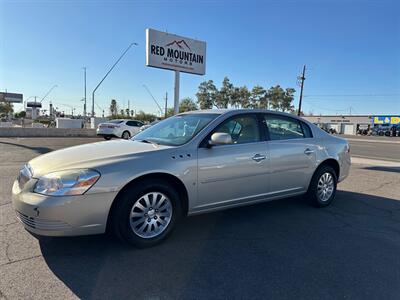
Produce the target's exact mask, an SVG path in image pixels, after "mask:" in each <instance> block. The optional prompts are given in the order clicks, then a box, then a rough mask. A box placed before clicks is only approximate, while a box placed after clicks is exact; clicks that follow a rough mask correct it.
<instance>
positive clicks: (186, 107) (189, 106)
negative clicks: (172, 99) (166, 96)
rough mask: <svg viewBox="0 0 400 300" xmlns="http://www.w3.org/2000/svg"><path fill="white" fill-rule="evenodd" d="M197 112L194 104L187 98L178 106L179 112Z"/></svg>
mask: <svg viewBox="0 0 400 300" xmlns="http://www.w3.org/2000/svg"><path fill="white" fill-rule="evenodd" d="M192 110H198V108H197V105H196V103H195V102H194V101H193V100H192V98H190V97H187V98H184V99H182V101H181V103H180V104H179V112H185V111H192Z"/></svg>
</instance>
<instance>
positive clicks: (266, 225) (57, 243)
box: [0, 137, 400, 299]
mask: <svg viewBox="0 0 400 300" xmlns="http://www.w3.org/2000/svg"><path fill="white" fill-rule="evenodd" d="M364 139H367V141H350V143H351V151H352V152H351V153H352V155H353V156H354V157H355V161H356V162H357V163H356V164H353V166H352V169H351V172H350V176H349V178H348V179H347V180H345V181H344V182H343V183H341V184H339V186H338V193H337V196H336V199H335V201H334V202H333V204H332V205H331V206H330V207H327V208H324V209H316V208H313V207H310V206H309V205H308V204H307V203H306V201H304V200H303V199H301V198H290V199H285V200H279V201H273V202H269V203H264V204H260V205H254V206H249V207H243V208H237V209H231V210H227V211H223V212H217V213H212V214H208V215H201V216H196V217H190V218H187V219H186V220H183V221H182V222H181V224H180V225H179V226H178V228H177V229H176V230H175V231H174V233H173V235H172V236H171V237H170V238H169V239H168V240H167V241H166V242H165V243H163V244H161V245H159V246H157V247H154V248H150V249H143V250H138V249H130V248H127V247H126V246H124V245H121V244H120V243H119V242H118V241H115V240H114V239H113V238H111V237H108V236H105V235H99V236H91V237H76V238H45V239H41V240H37V239H36V238H35V237H33V236H31V235H30V234H29V233H28V232H26V231H25V230H24V229H23V227H22V225H21V224H19V223H18V222H17V220H16V218H15V214H14V211H13V208H12V205H11V202H10V194H11V185H12V182H13V180H14V178H15V177H16V174H17V172H18V169H19V168H20V167H21V165H23V164H24V163H25V162H27V161H28V160H30V159H31V158H33V157H35V156H37V155H40V154H43V153H46V152H49V151H52V150H55V149H59V148H63V147H67V146H71V145H76V144H82V143H88V142H94V141H98V139H95V138H93V139H91V138H85V139H84V138H82V139H79V138H47V139H38V138H25V139H24V138H20V139H11V138H7V139H6V138H0V170H1V172H0V299H18V298H21V299H22V298H25V299H26V298H30V299H74V298H84V299H98V298H113V299H127V298H129V299H296V298H299V299H398V298H399V295H400V258H399V253H400V164H399V161H400V143H386V142H383V141H384V139H381V140H380V139H379V138H368V137H367V138H364ZM398 140H399V139H396V141H398ZM380 162H381V163H380Z"/></svg>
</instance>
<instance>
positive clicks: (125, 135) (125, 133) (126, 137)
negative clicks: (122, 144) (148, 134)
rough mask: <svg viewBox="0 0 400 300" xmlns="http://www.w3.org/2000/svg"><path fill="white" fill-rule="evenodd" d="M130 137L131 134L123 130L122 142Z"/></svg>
mask: <svg viewBox="0 0 400 300" xmlns="http://www.w3.org/2000/svg"><path fill="white" fill-rule="evenodd" d="M130 137H131V134H130V133H129V131H128V130H125V131H124V132H123V133H122V135H121V138H123V139H124V140H128V139H129V138H130Z"/></svg>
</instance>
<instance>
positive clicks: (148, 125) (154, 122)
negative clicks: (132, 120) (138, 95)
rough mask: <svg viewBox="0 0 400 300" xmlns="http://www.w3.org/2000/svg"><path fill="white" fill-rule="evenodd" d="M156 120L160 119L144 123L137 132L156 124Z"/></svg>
mask: <svg viewBox="0 0 400 300" xmlns="http://www.w3.org/2000/svg"><path fill="white" fill-rule="evenodd" d="M158 122H160V120H155V121H153V122H151V123H150V124H145V125H143V126H142V127H140V129H139V132H142V131H143V130H145V129H147V128H150V127H151V126H153V125H156V124H157V123H158Z"/></svg>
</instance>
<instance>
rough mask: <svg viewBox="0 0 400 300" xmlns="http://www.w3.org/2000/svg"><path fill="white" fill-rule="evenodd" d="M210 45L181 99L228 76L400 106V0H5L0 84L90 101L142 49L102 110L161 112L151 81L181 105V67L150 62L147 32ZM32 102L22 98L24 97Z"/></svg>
mask: <svg viewBox="0 0 400 300" xmlns="http://www.w3.org/2000/svg"><path fill="white" fill-rule="evenodd" d="M146 28H153V29H157V30H161V31H168V32H170V33H175V34H178V35H182V36H186V37H190V38H195V39H200V40H203V41H206V42H207V56H206V74H205V75H204V76H200V75H192V74H183V73H182V74H181V81H180V98H181V99H182V98H184V97H192V98H194V99H195V94H196V92H197V88H198V85H199V84H200V83H201V82H202V81H205V80H210V79H211V80H214V82H215V84H216V85H217V87H219V86H220V85H221V82H222V80H223V78H224V77H225V76H228V77H229V79H230V80H231V82H232V83H233V84H234V85H235V86H243V85H246V86H247V87H248V88H252V87H253V86H254V85H262V86H263V87H265V88H269V87H271V86H274V85H277V84H279V85H281V86H282V87H284V88H287V87H294V88H295V89H296V94H295V101H294V104H295V105H296V106H297V105H298V99H299V91H300V87H299V86H298V85H297V76H298V75H299V74H300V72H301V69H302V67H303V65H304V64H305V65H306V66H307V68H306V80H305V83H304V98H303V111H305V112H306V113H308V112H312V113H314V114H330V115H336V114H348V113H350V110H351V113H352V114H400V51H399V50H400V1H392V0H379V1H362V0H354V1H351V0H348V1H345V0H335V1H333V0H326V1H323V0H319V1H317V0H303V1H285V0H282V1H234V0H231V1H189V0H188V1H176V0H171V1H152V0H149V1H121V0H120V1H111V0H107V1H104V0H98V1H95V0H94V1H92V0H87V1H77V0H69V1H57V0H53V1H51V0H47V1H18V0H13V1H7V0H0V37H1V39H0V91H5V90H7V91H8V92H16V93H23V95H24V99H25V100H27V99H30V100H33V99H34V98H33V97H34V96H37V97H38V99H41V98H42V97H43V96H44V95H45V94H46V92H47V91H48V90H49V89H50V88H51V87H52V86H54V85H57V87H56V88H54V89H53V90H52V92H51V93H50V94H49V96H48V97H47V98H46V99H45V100H44V101H43V105H44V107H45V108H47V107H48V104H49V101H52V102H53V103H54V105H55V106H56V107H59V110H65V112H67V113H69V112H70V111H71V107H75V108H76V113H81V112H82V110H83V102H82V101H81V99H82V98H83V97H84V84H83V82H84V81H83V67H84V66H85V67H86V68H87V97H88V111H90V108H91V104H90V102H91V101H90V98H91V93H92V90H93V89H94V87H95V86H96V85H97V83H98V82H99V81H100V80H101V78H102V77H103V76H104V75H105V73H106V72H107V70H108V69H109V68H110V67H111V66H112V64H113V63H114V62H115V61H116V59H117V58H118V57H119V56H120V55H121V53H122V52H123V51H124V50H125V49H126V48H127V47H128V45H129V44H130V43H132V42H136V43H138V46H134V47H132V48H131V49H130V50H129V51H128V52H127V54H126V55H125V57H124V58H123V59H122V60H121V61H120V63H119V64H118V65H117V66H116V68H115V69H114V70H113V72H112V73H110V75H109V76H108V77H107V79H106V80H105V81H104V83H103V84H102V85H101V86H100V87H99V89H98V90H97V92H96V94H95V100H96V107H95V109H96V115H101V111H102V110H103V109H104V110H106V111H108V107H109V104H110V101H111V99H116V100H117V101H118V104H119V106H120V107H121V108H126V107H127V106H128V101H129V103H130V108H131V109H134V110H137V111H139V110H144V111H146V112H149V113H157V106H156V105H155V103H154V102H153V100H152V98H151V96H150V95H149V94H148V92H147V91H146V90H145V88H144V87H143V85H144V84H145V85H146V86H147V87H148V88H149V90H150V91H151V93H152V94H153V95H154V97H155V98H156V99H157V100H158V101H159V102H160V104H161V106H163V105H162V102H163V101H164V97H165V93H166V92H167V93H168V101H169V106H170V107H171V106H172V105H171V104H172V103H173V91H174V72H173V71H169V70H162V69H155V68H150V67H146V66H145V29H146ZM15 108H16V110H17V111H18V110H21V109H22V105H16V106H15Z"/></svg>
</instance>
